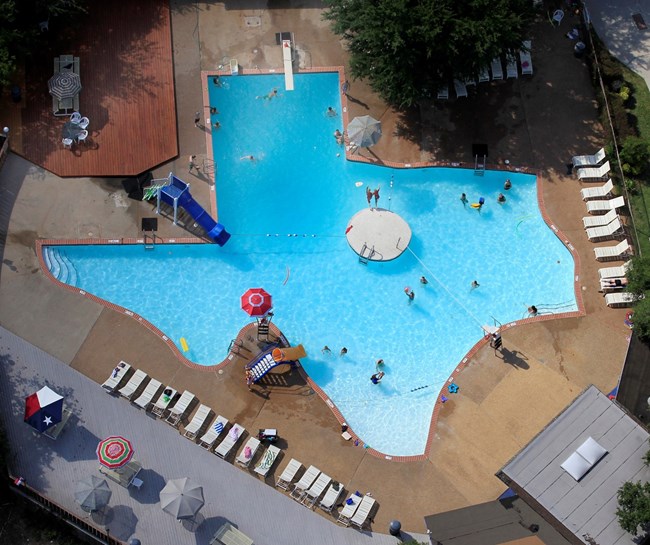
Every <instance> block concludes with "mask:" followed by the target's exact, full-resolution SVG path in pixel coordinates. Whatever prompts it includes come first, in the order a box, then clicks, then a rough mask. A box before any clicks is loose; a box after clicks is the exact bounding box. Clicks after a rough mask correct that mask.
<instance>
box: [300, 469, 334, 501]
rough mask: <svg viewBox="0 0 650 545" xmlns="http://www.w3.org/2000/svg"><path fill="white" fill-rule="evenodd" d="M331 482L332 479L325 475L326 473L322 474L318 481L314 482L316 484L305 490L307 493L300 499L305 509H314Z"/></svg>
mask: <svg viewBox="0 0 650 545" xmlns="http://www.w3.org/2000/svg"><path fill="white" fill-rule="evenodd" d="M331 482H332V477H330V476H329V475H325V473H321V474H320V475H319V476H318V479H316V480H315V481H314V484H312V485H311V486H310V487H309V488H308V489H307V490H305V493H304V494H303V495H302V498H301V499H300V503H302V504H303V505H304V506H305V507H309V508H312V507H313V506H314V504H315V503H316V502H317V501H318V498H320V497H321V494H322V493H323V492H324V491H325V489H326V488H327V486H328V485H329V484H330V483H331Z"/></svg>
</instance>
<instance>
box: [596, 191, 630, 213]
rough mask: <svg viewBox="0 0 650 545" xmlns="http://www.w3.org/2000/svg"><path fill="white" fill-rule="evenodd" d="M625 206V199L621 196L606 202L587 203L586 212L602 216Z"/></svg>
mask: <svg viewBox="0 0 650 545" xmlns="http://www.w3.org/2000/svg"><path fill="white" fill-rule="evenodd" d="M623 206H625V199H624V198H623V196H622V195H619V196H618V197H614V198H613V199H609V200H608V201H589V202H587V212H589V213H590V214H604V213H605V212H608V211H609V210H616V209H617V208H622V207H623Z"/></svg>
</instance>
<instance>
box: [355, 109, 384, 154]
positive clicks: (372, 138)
mask: <svg viewBox="0 0 650 545" xmlns="http://www.w3.org/2000/svg"><path fill="white" fill-rule="evenodd" d="M348 138H349V139H350V142H351V143H352V144H354V145H355V146H357V147H360V148H367V147H370V146H373V145H375V144H376V143H377V142H379V138H381V123H380V122H379V121H377V120H376V119H375V118H374V117H370V116H369V115H362V116H360V117H355V118H354V119H353V120H352V121H350V124H349V125H348Z"/></svg>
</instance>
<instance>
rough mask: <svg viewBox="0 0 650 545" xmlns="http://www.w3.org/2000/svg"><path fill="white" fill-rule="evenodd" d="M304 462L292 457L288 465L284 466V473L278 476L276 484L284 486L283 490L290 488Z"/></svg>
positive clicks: (280, 486) (279, 486)
mask: <svg viewBox="0 0 650 545" xmlns="http://www.w3.org/2000/svg"><path fill="white" fill-rule="evenodd" d="M301 467H302V464H301V463H300V462H299V461H298V460H296V459H295V458H291V460H290V461H289V463H288V464H287V467H285V468H284V471H283V472H282V475H280V476H279V477H278V482H276V483H275V486H277V487H278V488H282V490H289V487H290V486H291V483H292V482H293V480H294V479H295V478H296V473H298V471H299V470H300V468H301Z"/></svg>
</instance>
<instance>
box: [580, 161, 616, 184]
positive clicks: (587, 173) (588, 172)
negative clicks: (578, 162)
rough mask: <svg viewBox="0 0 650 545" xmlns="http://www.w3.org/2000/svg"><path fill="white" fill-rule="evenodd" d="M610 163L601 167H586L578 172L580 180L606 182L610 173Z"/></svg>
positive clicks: (607, 162)
mask: <svg viewBox="0 0 650 545" xmlns="http://www.w3.org/2000/svg"><path fill="white" fill-rule="evenodd" d="M610 170H611V169H610V166H609V161H606V162H605V163H604V164H602V165H600V166H599V167H584V168H580V169H578V170H577V172H578V179H579V180H583V181H587V180H604V179H605V178H606V177H607V175H608V174H609V171H610Z"/></svg>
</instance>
